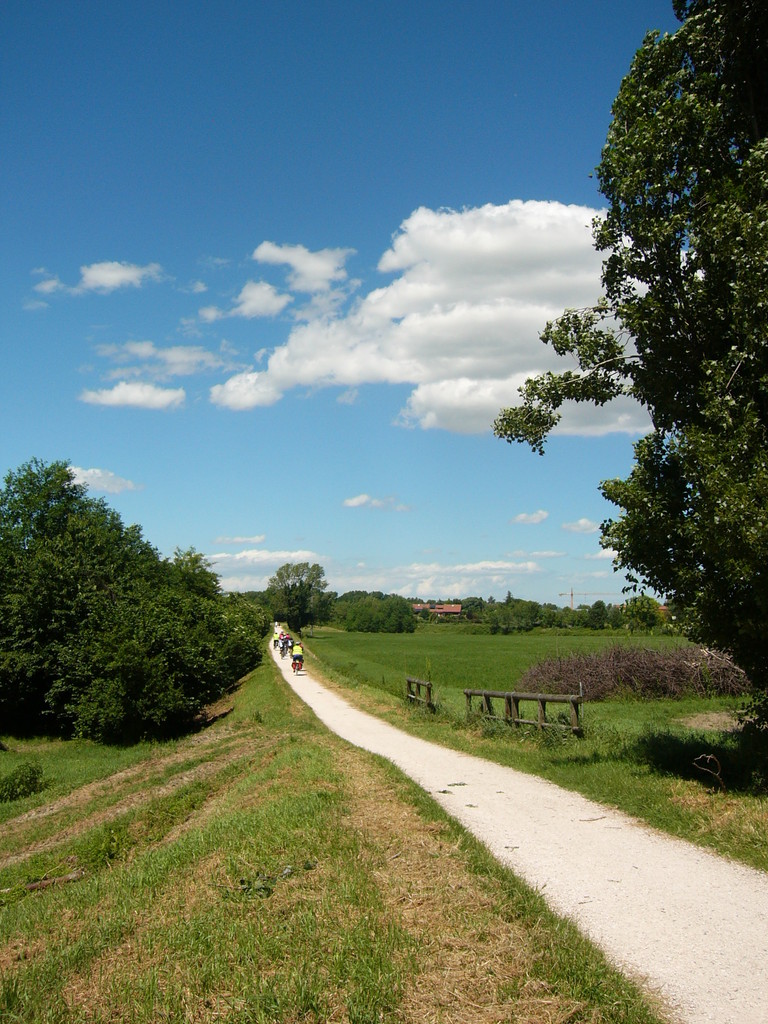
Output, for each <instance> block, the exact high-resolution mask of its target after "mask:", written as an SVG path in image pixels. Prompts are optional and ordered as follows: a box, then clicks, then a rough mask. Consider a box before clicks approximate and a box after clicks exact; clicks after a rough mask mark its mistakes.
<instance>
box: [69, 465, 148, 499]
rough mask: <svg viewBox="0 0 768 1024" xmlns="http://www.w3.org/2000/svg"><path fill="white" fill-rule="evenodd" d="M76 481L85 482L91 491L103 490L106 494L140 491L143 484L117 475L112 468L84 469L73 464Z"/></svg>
mask: <svg viewBox="0 0 768 1024" xmlns="http://www.w3.org/2000/svg"><path fill="white" fill-rule="evenodd" d="M72 472H73V473H74V477H75V483H78V484H85V485H86V486H87V487H88V489H89V490H91V491H102V492H104V493H105V494H121V493H122V492H123V491H140V490H142V489H143V485H142V484H135V483H134V482H133V481H132V480H126V479H125V478H124V477H121V476H117V475H116V474H115V473H113V472H112V471H111V470H110V469H82V468H81V467H80V466H73V467H72Z"/></svg>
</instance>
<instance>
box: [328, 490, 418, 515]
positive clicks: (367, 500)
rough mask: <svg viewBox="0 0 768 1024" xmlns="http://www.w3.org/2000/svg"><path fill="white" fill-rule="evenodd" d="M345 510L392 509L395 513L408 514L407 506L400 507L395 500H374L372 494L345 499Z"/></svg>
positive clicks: (343, 503)
mask: <svg viewBox="0 0 768 1024" xmlns="http://www.w3.org/2000/svg"><path fill="white" fill-rule="evenodd" d="M342 505H344V507H345V508H392V509H394V510H395V512H407V511H409V510H408V506H407V505H400V504H398V503H397V500H396V499H395V498H372V497H371V495H370V494H358V495H357V496H356V497H354V498H345V499H344V501H343V502H342Z"/></svg>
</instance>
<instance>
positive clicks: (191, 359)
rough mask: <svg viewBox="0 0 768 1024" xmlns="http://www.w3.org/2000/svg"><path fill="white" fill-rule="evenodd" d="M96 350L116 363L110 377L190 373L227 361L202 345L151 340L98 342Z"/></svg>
mask: <svg viewBox="0 0 768 1024" xmlns="http://www.w3.org/2000/svg"><path fill="white" fill-rule="evenodd" d="M96 352H97V353H98V354H99V355H100V356H102V357H104V358H105V359H109V360H110V361H111V362H113V363H115V364H116V366H115V368H114V369H113V370H111V371H110V372H109V373H108V374H107V376H108V377H110V378H111V379H115V378H126V377H134V378H135V377H143V378H145V379H146V378H152V379H166V378H169V377H187V376H190V375H192V374H196V373H201V372H204V371H206V370H216V369H220V368H221V367H222V366H225V365H227V362H228V361H227V360H226V359H225V358H224V357H223V356H222V355H221V354H217V353H214V352H209V351H208V350H207V349H205V348H202V347H201V346H199V345H169V346H167V347H165V348H163V347H161V346H158V345H155V343H154V342H152V341H127V342H125V343H124V344H122V345H99V346H98V347H97V348H96Z"/></svg>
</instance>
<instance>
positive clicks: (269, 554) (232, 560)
mask: <svg viewBox="0 0 768 1024" xmlns="http://www.w3.org/2000/svg"><path fill="white" fill-rule="evenodd" d="M222 543H228V542H227V541H222ZM206 557H207V558H208V559H209V561H210V562H211V566H212V568H213V570H214V572H216V573H217V574H218V575H219V577H220V578H221V585H222V588H223V589H224V590H236V591H242V590H265V589H266V587H267V585H268V583H269V579H270V577H271V576H274V574H275V573H276V572H277V570H278V569H279V568H280V566H281V565H285V564H286V563H287V562H292V563H295V562H311V563H314V562H318V563H320V564H321V565H325V564H326V563H327V561H328V559H327V558H326V557H325V556H324V555H318V554H317V553H316V552H314V551H304V550H301V549H299V550H295V551H288V550H285V551H269V550H268V549H266V548H259V547H249V548H245V549H243V550H242V551H237V552H234V553H229V552H217V553H215V554H212V555H207V556H206Z"/></svg>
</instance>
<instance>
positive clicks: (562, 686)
mask: <svg viewBox="0 0 768 1024" xmlns="http://www.w3.org/2000/svg"><path fill="white" fill-rule="evenodd" d="M516 689H518V690H524V691H528V692H539V693H582V694H583V695H584V697H585V698H586V699H587V700H604V699H605V698H606V697H611V696H618V695H622V694H625V695H631V696H635V697H683V696H699V697H713V696H726V695H728V696H739V695H741V694H745V693H748V692H749V691H750V684H749V679H748V678H747V676H746V675H745V673H744V672H742V670H741V669H740V668H737V666H736V665H734V663H733V661H732V660H731V659H730V658H729V657H728V655H726V654H722V653H721V652H719V651H712V650H708V649H707V648H705V647H678V648H675V649H674V650H668V651H655V650H648V649H647V648H643V647H628V646H618V645H617V646H615V647H610V648H608V649H607V650H606V651H604V652H603V653H601V654H574V655H570V656H569V657H564V658H549V659H547V660H546V661H542V662H539V663H538V664H537V665H533V666H532V667H531V668H529V669H528V671H527V672H526V673H525V674H524V675H523V676H522V678H521V679H520V680H518V683H517V686H516Z"/></svg>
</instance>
